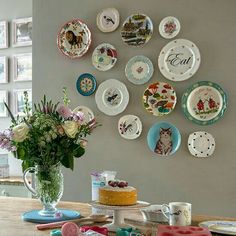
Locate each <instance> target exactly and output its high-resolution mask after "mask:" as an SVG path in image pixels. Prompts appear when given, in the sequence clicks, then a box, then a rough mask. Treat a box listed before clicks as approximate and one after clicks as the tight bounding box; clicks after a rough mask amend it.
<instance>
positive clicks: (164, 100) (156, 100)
mask: <svg viewBox="0 0 236 236" xmlns="http://www.w3.org/2000/svg"><path fill="white" fill-rule="evenodd" d="M176 102H177V96H176V93H175V90H174V88H173V87H172V86H171V85H170V84H168V83H165V82H156V83H153V84H150V85H149V86H148V87H147V88H146V90H145V91H144V93H143V105H144V107H145V108H146V110H147V111H148V112H150V113H151V114H153V115H154V116H164V115H167V114H169V113H170V112H171V111H172V110H173V109H174V108H175V104H176Z"/></svg>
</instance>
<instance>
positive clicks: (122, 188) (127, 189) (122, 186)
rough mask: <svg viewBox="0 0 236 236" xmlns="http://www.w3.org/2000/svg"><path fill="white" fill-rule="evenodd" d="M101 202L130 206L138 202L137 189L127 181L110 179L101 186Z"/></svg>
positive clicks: (110, 204)
mask: <svg viewBox="0 0 236 236" xmlns="http://www.w3.org/2000/svg"><path fill="white" fill-rule="evenodd" d="M99 203H100V204H104V205H109V206H130V205H134V204H136V203H137V190H136V188H134V187H132V186H128V183H127V182H126V181H118V180H110V181H109V182H108V185H106V186H103V187H100V188H99Z"/></svg>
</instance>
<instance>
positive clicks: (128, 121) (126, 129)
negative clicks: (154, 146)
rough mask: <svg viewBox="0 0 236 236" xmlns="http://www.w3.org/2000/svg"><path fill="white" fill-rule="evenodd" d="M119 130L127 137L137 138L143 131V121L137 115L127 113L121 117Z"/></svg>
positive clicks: (122, 135)
mask: <svg viewBox="0 0 236 236" xmlns="http://www.w3.org/2000/svg"><path fill="white" fill-rule="evenodd" d="M118 130H119V134H120V135H121V137H123V138H125V139H136V138H138V137H139V136H140V134H141V132H142V122H141V120H140V119H139V118H138V117H137V116H135V115H125V116H122V117H121V118H120V119H119V122H118Z"/></svg>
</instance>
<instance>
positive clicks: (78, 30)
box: [57, 19, 91, 59]
mask: <svg viewBox="0 0 236 236" xmlns="http://www.w3.org/2000/svg"><path fill="white" fill-rule="evenodd" d="M90 45H91V32H90V30H89V28H88V26H87V25H86V24H85V23H84V22H82V21H81V20H79V19H74V20H71V21H69V22H67V23H65V24H64V25H63V26H62V28H61V29H60V31H59V33H58V36H57V46H58V49H59V50H60V51H61V52H62V53H63V54H64V55H65V56H67V57H69V58H71V59H76V58H80V57H82V56H83V55H84V54H85V53H86V52H87V51H88V49H89V47H90Z"/></svg>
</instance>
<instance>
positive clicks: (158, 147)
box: [147, 121, 181, 157]
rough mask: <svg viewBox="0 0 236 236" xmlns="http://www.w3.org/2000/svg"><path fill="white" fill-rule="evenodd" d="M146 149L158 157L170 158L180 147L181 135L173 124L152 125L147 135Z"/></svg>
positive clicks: (160, 123)
mask: <svg viewBox="0 0 236 236" xmlns="http://www.w3.org/2000/svg"><path fill="white" fill-rule="evenodd" d="M147 143H148V147H149V148H150V149H151V151H153V152H154V153H156V154H158V155H159V156H163V157H165V156H170V155H172V154H174V153H175V152H176V151H177V150H178V149H179V147H180V144H181V135H180V132H179V130H178V128H176V127H175V126H174V125H173V124H171V123H169V122H164V121H163V122H159V123H156V124H154V125H153V126H152V127H151V128H150V129H149V131H148V134H147Z"/></svg>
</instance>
